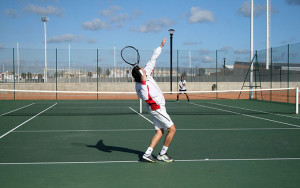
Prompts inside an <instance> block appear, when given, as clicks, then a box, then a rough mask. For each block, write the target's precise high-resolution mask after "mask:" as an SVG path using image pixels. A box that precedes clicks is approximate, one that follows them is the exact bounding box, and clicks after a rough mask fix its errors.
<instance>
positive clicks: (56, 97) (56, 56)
mask: <svg viewBox="0 0 300 188" xmlns="http://www.w3.org/2000/svg"><path fill="white" fill-rule="evenodd" d="M55 72H56V73H55V75H56V77H55V89H56V92H55V93H56V100H57V48H56V50H55Z"/></svg>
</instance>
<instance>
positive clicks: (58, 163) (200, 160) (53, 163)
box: [0, 158, 300, 165]
mask: <svg viewBox="0 0 300 188" xmlns="http://www.w3.org/2000/svg"><path fill="white" fill-rule="evenodd" d="M291 160H300V158H249V159H183V160H175V162H213V161H219V162H232V161H291ZM138 162H143V161H85V162H84V161H82V162H81V161H77V162H76V161H74V162H27V163H26V162H25V163H0V165H66V164H111V163H138ZM153 165H155V163H153Z"/></svg>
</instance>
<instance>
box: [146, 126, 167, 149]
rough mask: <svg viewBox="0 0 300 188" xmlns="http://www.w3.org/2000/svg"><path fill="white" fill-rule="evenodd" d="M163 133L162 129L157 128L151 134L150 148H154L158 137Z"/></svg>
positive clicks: (158, 139)
mask: <svg viewBox="0 0 300 188" xmlns="http://www.w3.org/2000/svg"><path fill="white" fill-rule="evenodd" d="M163 135H164V129H157V130H156V133H155V135H154V136H153V138H152V140H151V143H150V146H149V147H151V148H153V149H154V148H155V146H156V145H157V144H158V142H159V141H160V139H161V138H162V137H163Z"/></svg>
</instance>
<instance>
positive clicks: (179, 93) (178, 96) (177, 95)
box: [176, 93, 180, 102]
mask: <svg viewBox="0 0 300 188" xmlns="http://www.w3.org/2000/svg"><path fill="white" fill-rule="evenodd" d="M179 94H180V93H177V100H176V101H177V102H178V101H179Z"/></svg>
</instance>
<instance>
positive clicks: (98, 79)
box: [97, 49, 99, 100]
mask: <svg viewBox="0 0 300 188" xmlns="http://www.w3.org/2000/svg"><path fill="white" fill-rule="evenodd" d="M98 84H99V67H98V49H97V100H98V99H99V96H98V91H99V86H98Z"/></svg>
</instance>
